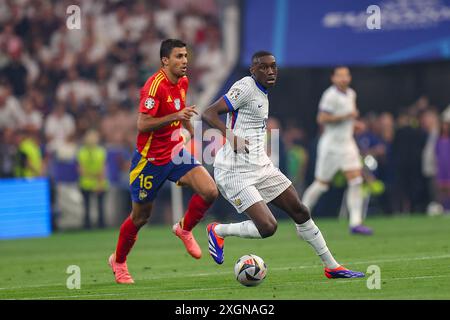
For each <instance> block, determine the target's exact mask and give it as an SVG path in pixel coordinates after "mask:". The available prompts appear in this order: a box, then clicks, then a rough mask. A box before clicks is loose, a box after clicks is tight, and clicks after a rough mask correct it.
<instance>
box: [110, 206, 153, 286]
mask: <svg viewBox="0 0 450 320" xmlns="http://www.w3.org/2000/svg"><path fill="white" fill-rule="evenodd" d="M132 206H133V208H132V211H131V214H130V216H129V217H127V219H125V221H124V222H123V224H122V226H121V227H120V234H119V240H118V242H117V247H116V251H115V253H113V254H112V255H111V256H110V257H109V261H108V262H109V265H110V266H111V268H112V270H113V273H114V276H115V278H116V282H117V283H124V284H131V283H134V281H133V278H132V277H131V275H130V273H129V272H128V266H127V262H126V259H127V256H128V253H129V252H130V251H131V248H132V247H133V245H134V243H135V242H136V239H137V233H138V231H139V229H140V228H141V227H143V226H144V225H145V224H147V222H148V219H149V218H150V215H151V213H152V207H153V203H152V202H149V203H143V204H139V203H136V202H133V203H132Z"/></svg>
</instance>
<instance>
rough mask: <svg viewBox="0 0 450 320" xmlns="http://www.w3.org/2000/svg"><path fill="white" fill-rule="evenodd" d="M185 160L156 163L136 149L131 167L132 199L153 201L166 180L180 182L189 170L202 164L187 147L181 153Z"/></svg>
mask: <svg viewBox="0 0 450 320" xmlns="http://www.w3.org/2000/svg"><path fill="white" fill-rule="evenodd" d="M179 156H180V158H183V159H184V160H185V161H183V163H180V164H176V163H174V162H173V161H172V160H171V161H170V162H169V163H167V164H165V165H159V166H158V165H154V164H152V163H150V161H148V160H147V159H146V158H144V157H142V155H141V154H140V153H139V152H138V151H135V152H134V155H133V159H132V160H131V167H130V193H131V199H132V200H133V201H134V202H137V203H146V202H151V201H153V200H154V199H155V198H156V195H157V194H158V191H159V189H160V188H161V187H162V185H163V184H164V182H165V181H166V180H170V181H172V182H178V180H180V179H181V177H183V176H184V175H185V174H186V173H187V172H188V171H190V170H191V169H193V168H195V167H197V166H199V165H200V163H199V162H198V161H197V160H195V158H194V157H193V156H192V155H191V154H190V153H189V152H188V151H186V150H185V149H182V150H181V151H180V154H179Z"/></svg>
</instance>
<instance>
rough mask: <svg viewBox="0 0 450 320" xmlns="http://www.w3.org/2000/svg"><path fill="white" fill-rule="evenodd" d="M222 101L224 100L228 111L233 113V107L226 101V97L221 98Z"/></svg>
mask: <svg viewBox="0 0 450 320" xmlns="http://www.w3.org/2000/svg"><path fill="white" fill-rule="evenodd" d="M223 100H225V103H226V104H227V107H228V110H229V111H230V112H233V111H234V108H233V105H232V104H231V102H230V100H229V99H228V97H227V96H226V95H224V96H223Z"/></svg>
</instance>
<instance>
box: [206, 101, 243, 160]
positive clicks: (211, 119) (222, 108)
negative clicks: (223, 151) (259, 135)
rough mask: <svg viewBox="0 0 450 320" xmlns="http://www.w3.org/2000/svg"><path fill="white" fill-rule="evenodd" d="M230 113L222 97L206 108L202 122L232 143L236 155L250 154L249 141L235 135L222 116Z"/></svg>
mask: <svg viewBox="0 0 450 320" xmlns="http://www.w3.org/2000/svg"><path fill="white" fill-rule="evenodd" d="M228 112H230V109H229V108H228V106H227V104H226V102H225V100H224V98H223V97H221V98H220V99H219V100H217V101H216V102H214V103H213V104H212V105H210V106H209V107H207V108H206V111H205V112H203V114H202V120H203V121H205V122H206V123H208V124H209V125H210V126H211V127H212V128H216V129H218V130H219V131H220V132H221V133H222V135H223V136H224V137H225V138H226V139H227V140H228V141H229V142H230V143H231V145H232V146H233V150H234V152H236V153H244V152H245V153H248V152H249V151H248V140H247V139H243V138H241V137H238V136H236V135H234V133H233V131H232V130H231V129H228V128H227V127H226V126H225V124H224V123H223V121H222V120H221V119H220V115H221V114H224V113H228Z"/></svg>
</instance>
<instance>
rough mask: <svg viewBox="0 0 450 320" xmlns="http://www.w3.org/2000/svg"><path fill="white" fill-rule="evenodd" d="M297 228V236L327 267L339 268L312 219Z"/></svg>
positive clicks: (297, 225)
mask: <svg viewBox="0 0 450 320" xmlns="http://www.w3.org/2000/svg"><path fill="white" fill-rule="evenodd" d="M295 226H296V227H297V235H298V236H299V237H300V238H301V239H303V240H305V241H306V242H308V243H309V244H310V245H311V246H312V247H313V248H314V250H315V251H316V253H317V255H318V256H319V257H320V259H322V262H323V264H324V265H325V267H327V268H330V269H334V268H337V267H339V264H338V263H337V262H336V260H334V258H333V255H332V254H331V252H330V250H329V249H328V247H327V244H326V243H325V239H324V238H323V236H322V233H321V232H320V230H319V228H318V227H317V226H316V224H315V223H314V221H313V220H312V219H309V220H308V221H306V222H305V223H303V224H296V225H295Z"/></svg>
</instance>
